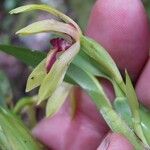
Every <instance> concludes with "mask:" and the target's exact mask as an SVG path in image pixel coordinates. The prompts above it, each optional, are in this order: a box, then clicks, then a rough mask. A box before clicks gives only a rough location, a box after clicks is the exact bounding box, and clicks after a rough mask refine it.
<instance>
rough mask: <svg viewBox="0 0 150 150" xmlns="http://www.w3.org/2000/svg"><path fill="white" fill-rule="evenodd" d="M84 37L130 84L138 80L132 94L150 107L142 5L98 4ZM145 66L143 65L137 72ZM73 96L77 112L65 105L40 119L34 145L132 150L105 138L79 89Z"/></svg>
mask: <svg viewBox="0 0 150 150" xmlns="http://www.w3.org/2000/svg"><path fill="white" fill-rule="evenodd" d="M86 34H87V35H88V36H90V37H92V38H93V39H95V40H97V41H98V42H99V43H100V44H101V45H102V46H103V47H104V48H105V49H107V50H108V52H109V53H110V54H111V56H112V57H113V59H114V60H115V61H116V63H117V65H118V66H119V68H120V69H121V71H122V72H123V70H124V69H125V68H126V69H127V70H128V72H129V73H130V75H131V77H132V79H133V80H134V82H136V80H137V78H138V77H139V76H140V77H139V79H138V82H137V84H136V90H137V95H138V96H139V100H140V101H141V102H142V103H143V104H145V105H146V106H149V107H150V85H149V84H148V80H150V79H149V76H150V59H149V60H148V50H149V34H150V32H149V26H148V21H147V17H146V14H145V11H144V7H143V5H142V2H141V1H140V0H132V1H131V0H126V1H123V0H107V1H106V0H98V1H97V2H96V4H95V6H94V8H93V11H92V13H91V17H90V20H89V24H88V27H87V33H86ZM147 60H148V61H147ZM146 61H147V65H146V67H145V69H144V70H143V71H142V72H141V69H142V68H143V67H144V65H145V63H146ZM140 74H141V75H140ZM101 82H102V84H103V85H104V89H105V90H106V92H107V93H108V97H109V98H110V99H111V100H113V98H114V95H113V90H112V88H111V85H110V84H109V83H108V82H107V81H106V80H102V79H101ZM75 97H76V98H77V112H76V114H75V116H74V118H72V117H71V115H70V109H69V108H70V107H69V100H68V101H66V103H65V104H64V106H63V107H62V108H61V110H60V111H59V112H58V113H57V114H56V115H55V116H54V117H53V118H47V119H43V120H42V121H41V122H40V123H39V124H38V125H37V126H36V127H35V128H34V130H33V134H34V135H35V136H36V137H37V138H38V139H39V140H40V141H42V142H43V143H44V144H45V145H47V146H48V147H49V148H52V149H54V150H84V149H86V150H95V149H98V150H102V149H109V150H117V149H120V148H121V149H122V150H130V149H133V147H132V145H131V144H130V143H129V142H128V141H127V140H126V139H125V138H124V137H122V136H121V135H118V134H115V133H109V134H108V135H107V133H108V132H109V128H108V127H107V125H106V123H105V121H104V120H103V118H102V116H101V115H100V113H99V111H98V110H97V109H96V106H95V105H94V104H93V103H92V101H91V100H90V98H89V97H88V96H87V95H86V94H85V93H84V92H83V91H82V90H80V89H76V91H75ZM106 135H107V136H106ZM105 136H106V137H105Z"/></svg>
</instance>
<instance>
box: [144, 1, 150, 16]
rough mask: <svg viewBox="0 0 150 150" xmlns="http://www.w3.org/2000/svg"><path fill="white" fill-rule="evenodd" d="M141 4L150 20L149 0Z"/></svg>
mask: <svg viewBox="0 0 150 150" xmlns="http://www.w3.org/2000/svg"><path fill="white" fill-rule="evenodd" d="M143 3H144V6H145V8H146V10H147V13H148V15H149V18H150V0H143Z"/></svg>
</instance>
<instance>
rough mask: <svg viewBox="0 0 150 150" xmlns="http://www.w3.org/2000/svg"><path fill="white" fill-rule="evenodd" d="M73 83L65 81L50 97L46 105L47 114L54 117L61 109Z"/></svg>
mask: <svg viewBox="0 0 150 150" xmlns="http://www.w3.org/2000/svg"><path fill="white" fill-rule="evenodd" d="M71 88H72V85H70V84H68V83H65V82H63V83H62V84H61V85H60V86H59V87H58V88H57V89H56V90H55V91H54V93H53V94H52V96H51V97H50V98H49V99H48V102H47V105H46V116H47V117H52V116H53V115H55V113H57V112H58V111H59V109H60V108H61V106H62V105H63V104H64V102H65V100H66V98H67V96H68V94H69V92H70V90H71Z"/></svg>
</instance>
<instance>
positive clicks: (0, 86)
mask: <svg viewBox="0 0 150 150" xmlns="http://www.w3.org/2000/svg"><path fill="white" fill-rule="evenodd" d="M11 99H12V90H11V86H10V83H9V80H8V79H7V77H6V75H5V74H4V72H3V71H1V70H0V106H3V107H6V103H9V101H10V100H11Z"/></svg>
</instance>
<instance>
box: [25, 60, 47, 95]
mask: <svg viewBox="0 0 150 150" xmlns="http://www.w3.org/2000/svg"><path fill="white" fill-rule="evenodd" d="M45 63H46V59H44V60H42V61H41V62H40V63H39V64H38V66H37V67H36V68H35V69H34V70H33V71H32V73H31V74H30V76H29V77H28V81H27V85H26V92H29V91H31V90H32V89H34V88H36V87H38V86H40V85H41V83H42V82H43V80H44V78H45V77H46V74H47V73H46V68H45Z"/></svg>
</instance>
